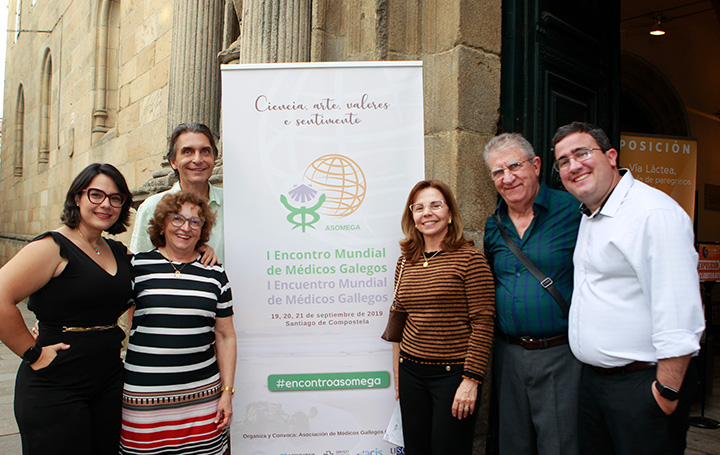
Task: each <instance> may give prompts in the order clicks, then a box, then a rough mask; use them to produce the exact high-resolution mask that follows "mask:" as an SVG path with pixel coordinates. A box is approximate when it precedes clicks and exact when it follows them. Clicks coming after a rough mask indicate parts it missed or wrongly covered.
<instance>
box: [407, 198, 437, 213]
mask: <svg viewBox="0 0 720 455" xmlns="http://www.w3.org/2000/svg"><path fill="white" fill-rule="evenodd" d="M444 206H445V201H432V202H431V203H429V204H427V205H425V204H421V203H419V202H418V203H415V204H410V206H409V208H410V211H411V212H413V213H422V212H424V211H425V208H426V207H429V208H430V210H431V211H432V212H437V211H438V210H440V209H441V208H443V207H444Z"/></svg>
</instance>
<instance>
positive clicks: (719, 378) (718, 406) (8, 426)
mask: <svg viewBox="0 0 720 455" xmlns="http://www.w3.org/2000/svg"><path fill="white" fill-rule="evenodd" d="M19 307H20V309H21V312H22V313H23V317H24V318H25V322H26V323H27V324H28V326H31V325H32V324H34V323H35V318H34V317H33V316H32V314H31V313H30V312H29V311H28V310H27V308H26V306H25V304H22V303H21V304H20V305H19ZM718 344H720V343H716V346H717V345H718ZM715 352H716V353H720V349H716V350H715ZM19 364H20V358H19V357H18V356H16V355H15V354H14V353H13V352H12V351H10V349H8V348H7V347H6V346H5V345H4V344H2V343H0V454H2V455H21V453H22V451H21V448H20V434H19V433H18V429H17V424H16V423H15V415H14V413H13V390H14V388H15V373H16V371H17V367H18V365H19ZM713 391H714V394H713V396H712V397H710V398H708V399H707V400H706V403H705V417H706V418H710V419H714V420H715V421H720V355H716V357H715V362H714V374H713ZM700 413H701V408H700V404H699V403H698V404H696V405H695V406H694V408H693V411H692V412H691V413H690V415H691V417H692V416H695V417H699V416H700ZM685 453H686V455H718V454H720V429H715V430H707V429H701V428H696V427H692V426H691V427H690V431H689V432H688V436H687V450H686V451H685Z"/></svg>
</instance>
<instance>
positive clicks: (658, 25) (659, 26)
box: [650, 16, 665, 36]
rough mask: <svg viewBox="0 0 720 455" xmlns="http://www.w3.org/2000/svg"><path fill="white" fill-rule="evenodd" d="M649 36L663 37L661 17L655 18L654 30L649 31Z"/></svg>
mask: <svg viewBox="0 0 720 455" xmlns="http://www.w3.org/2000/svg"><path fill="white" fill-rule="evenodd" d="M650 34H651V35H652V36H663V35H664V34H665V30H663V28H662V16H658V17H657V21H656V23H655V28H654V29H653V30H650Z"/></svg>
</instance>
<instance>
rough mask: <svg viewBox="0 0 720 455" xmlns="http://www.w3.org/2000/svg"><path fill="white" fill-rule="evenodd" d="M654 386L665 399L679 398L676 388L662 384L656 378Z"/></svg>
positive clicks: (674, 399)
mask: <svg viewBox="0 0 720 455" xmlns="http://www.w3.org/2000/svg"><path fill="white" fill-rule="evenodd" d="M655 388H656V389H657V391H658V392H660V396H661V397H663V398H665V399H667V400H670V401H677V399H678V398H680V393H679V392H678V391H677V390H675V389H673V388H672V387H668V386H666V385H662V384H661V383H660V381H658V380H655Z"/></svg>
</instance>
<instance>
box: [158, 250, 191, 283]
mask: <svg viewBox="0 0 720 455" xmlns="http://www.w3.org/2000/svg"><path fill="white" fill-rule="evenodd" d="M160 255H161V256H162V257H164V258H165V260H166V261H168V263H169V264H170V266H171V267H172V268H173V270H175V278H180V277H181V276H182V273H180V271H181V270H182V269H184V268H185V266H186V265H188V264H189V262H186V263H184V264H183V265H181V266H180V268H177V267H175V264H173V262H172V261H171V260H170V259H168V258H167V256H165V255H164V254H162V253H160Z"/></svg>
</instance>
